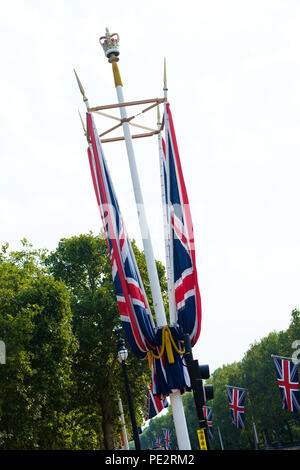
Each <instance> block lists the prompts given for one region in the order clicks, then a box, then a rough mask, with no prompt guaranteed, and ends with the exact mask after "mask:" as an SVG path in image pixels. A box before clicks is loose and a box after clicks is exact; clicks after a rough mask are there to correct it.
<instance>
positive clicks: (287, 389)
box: [272, 356, 300, 413]
mask: <svg viewBox="0 0 300 470" xmlns="http://www.w3.org/2000/svg"><path fill="white" fill-rule="evenodd" d="M272 357H273V359H274V364H275V369H276V374H277V382H278V386H279V390H280V395H281V403H282V408H283V409H287V410H289V411H291V412H294V413H300V390H299V378H298V367H297V364H294V363H293V362H292V361H291V360H289V359H287V358H283V357H279V356H272Z"/></svg>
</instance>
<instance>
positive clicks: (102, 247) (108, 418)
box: [46, 233, 166, 449]
mask: <svg viewBox="0 0 300 470" xmlns="http://www.w3.org/2000/svg"><path fill="white" fill-rule="evenodd" d="M132 244H133V249H134V252H135V256H136V259H137V263H138V265H139V268H140V272H141V276H142V278H143V281H144V285H145V290H146V292H147V295H148V299H149V303H150V306H151V305H152V298H151V292H150V287H149V280H148V276H147V270H146V264H145V258H144V255H143V254H142V253H141V252H140V251H139V250H138V248H137V246H136V245H135V243H134V242H133V243H132ZM46 265H47V266H48V268H49V269H50V271H51V273H52V274H53V276H54V277H55V279H58V280H61V281H63V282H64V283H65V285H66V286H67V288H68V289H69V292H70V297H71V309H72V314H73V328H74V334H75V336H76V338H77V339H78V343H79V348H78V350H77V352H76V354H75V358H74V366H73V371H74V390H75V395H74V400H75V402H76V406H77V407H78V409H80V410H81V413H82V414H83V415H85V416H86V425H87V426H88V427H92V428H95V423H97V422H98V423H101V426H99V424H98V426H97V427H98V431H97V435H98V448H105V449H113V448H115V447H116V446H118V443H119V437H118V436H119V434H118V433H119V431H120V419H119V410H118V402H117V395H118V394H119V395H120V396H121V399H122V402H123V408H124V411H125V412H126V417H127V423H128V428H129V437H130V420H129V417H128V407H127V397H126V394H125V389H124V378H123V374H122V370H121V367H120V364H119V363H118V361H117V349H116V336H115V334H114V329H115V328H116V327H118V326H120V316H119V312H118V306H117V302H116V295H115V290H114V285H113V282H112V275H111V264H110V259H109V255H108V250H107V245H106V241H105V239H104V238H103V236H93V235H92V234H91V233H90V234H86V235H80V236H78V237H72V238H69V239H62V240H60V242H59V245H58V247H57V249H56V250H55V251H54V252H53V253H51V254H50V255H49V256H48V257H47V258H46ZM157 266H158V272H159V277H160V279H161V283H162V290H163V292H165V291H166V281H165V279H164V268H163V266H162V264H161V263H157ZM127 347H128V348H129V346H128V345H127ZM127 369H128V375H129V381H130V385H131V391H132V395H133V400H134V405H135V409H136V415H137V421H138V423H139V424H142V422H143V418H144V413H145V396H146V393H145V390H146V385H147V384H149V383H150V371H149V369H148V362H147V361H141V360H138V359H137V358H136V357H135V356H134V355H133V354H129V358H128V361H127ZM87 404H88V405H87ZM92 410H93V411H92Z"/></svg>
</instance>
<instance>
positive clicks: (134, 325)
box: [86, 112, 190, 397]
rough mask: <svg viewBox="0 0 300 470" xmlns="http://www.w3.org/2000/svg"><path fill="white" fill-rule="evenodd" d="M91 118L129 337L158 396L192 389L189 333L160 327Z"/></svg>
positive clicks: (95, 165)
mask: <svg viewBox="0 0 300 470" xmlns="http://www.w3.org/2000/svg"><path fill="white" fill-rule="evenodd" d="M86 117H87V138H88V142H89V147H88V157H89V164H90V170H91V175H92V181H93V185H94V190H95V193H96V199H97V203H98V206H99V210H100V214H101V218H102V222H103V227H104V231H105V236H106V241H107V246H108V251H109V255H110V260H111V267H112V277H113V282H114V287H115V291H116V297H117V302H118V308H119V313H120V317H121V321H122V326H123V328H124V331H125V334H126V338H127V340H128V342H129V344H130V347H131V349H132V351H133V353H134V354H135V355H136V356H137V357H139V358H146V357H147V356H148V360H149V362H151V366H152V386H153V394H154V395H157V396H164V397H165V396H166V395H169V394H170V393H171V391H172V390H173V389H179V390H181V391H182V392H183V391H184V390H186V389H187V388H189V386H190V381H189V376H188V373H187V370H186V367H184V366H183V364H182V354H183V351H182V340H183V333H184V332H188V333H189V331H183V330H182V328H181V326H177V325H175V326H170V327H168V326H164V327H163V328H155V325H154V322H153V319H152V315H151V311H150V308H149V305H148V301H147V297H146V294H145V290H144V286H143V283H142V280H141V276H140V273H139V270H138V267H137V264H136V260H135V257H134V253H133V250H132V246H131V243H130V240H129V238H128V235H127V233H126V230H125V225H124V222H123V219H122V216H121V212H120V208H119V204H118V201H117V197H116V193H115V190H114V187H113V184H112V180H111V177H110V174H109V170H108V167H107V163H106V160H105V157H104V153H103V148H102V145H101V142H100V139H99V136H98V132H97V129H96V126H95V123H94V119H93V116H92V115H91V113H89V112H88V113H87V116H86ZM183 325H185V323H183Z"/></svg>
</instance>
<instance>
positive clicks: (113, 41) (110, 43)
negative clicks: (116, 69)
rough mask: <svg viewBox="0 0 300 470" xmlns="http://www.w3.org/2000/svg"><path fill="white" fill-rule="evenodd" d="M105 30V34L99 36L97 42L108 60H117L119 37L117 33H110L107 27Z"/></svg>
mask: <svg viewBox="0 0 300 470" xmlns="http://www.w3.org/2000/svg"><path fill="white" fill-rule="evenodd" d="M105 31H106V32H105V36H101V38H99V42H100V44H101V46H102V47H103V50H104V53H105V55H106V57H107V58H108V62H118V60H119V57H118V56H119V54H120V51H119V41H120V37H119V35H118V34H117V33H113V34H110V32H109V30H108V28H106V30H105Z"/></svg>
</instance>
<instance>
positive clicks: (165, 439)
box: [153, 429, 172, 450]
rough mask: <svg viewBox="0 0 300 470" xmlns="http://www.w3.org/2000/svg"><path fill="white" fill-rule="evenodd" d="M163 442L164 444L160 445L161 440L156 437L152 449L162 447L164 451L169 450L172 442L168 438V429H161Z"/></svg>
mask: <svg viewBox="0 0 300 470" xmlns="http://www.w3.org/2000/svg"><path fill="white" fill-rule="evenodd" d="M162 431H163V435H164V437H163V439H162V440H163V442H164V444H162V442H161V438H160V437H156V438H155V441H154V445H153V449H161V448H163V447H164V449H165V450H171V448H172V447H171V443H172V440H171V438H170V431H169V429H163V430H162Z"/></svg>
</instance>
